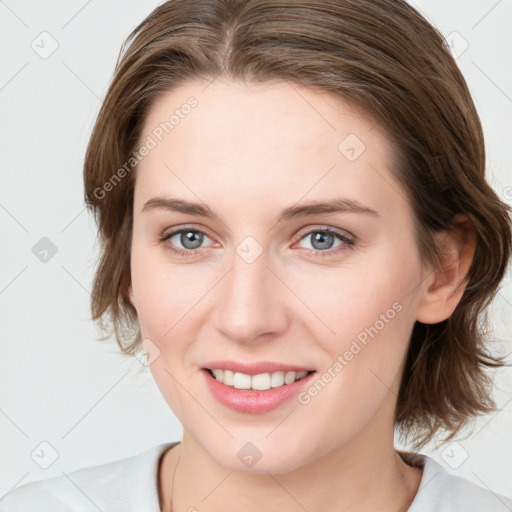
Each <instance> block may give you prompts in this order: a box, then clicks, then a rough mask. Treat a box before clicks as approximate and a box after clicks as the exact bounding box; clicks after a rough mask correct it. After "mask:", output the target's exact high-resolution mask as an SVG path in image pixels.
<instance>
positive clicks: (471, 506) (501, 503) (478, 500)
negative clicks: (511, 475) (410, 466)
mask: <svg viewBox="0 0 512 512" xmlns="http://www.w3.org/2000/svg"><path fill="white" fill-rule="evenodd" d="M420 459H421V460H422V461H423V476H422V478H421V482H420V486H419V488H418V492H417V493H416V497H415V498H414V500H413V502H412V504H411V506H410V508H409V512H428V511H434V510H435V511H439V512H459V511H466V510H474V511H485V512H507V511H511V510H512V499H510V498H508V497H506V496H502V495H501V494H497V493H495V492H493V491H491V490H490V489H487V488H483V487H480V486H479V485H477V484H475V483H473V482H470V481H469V480H466V479H465V478H461V477H459V476H455V475H452V474H450V473H448V471H446V469H444V468H443V467H442V466H441V465H440V464H438V463H437V462H436V461H435V460H434V459H432V458H430V457H427V456H426V455H421V456H420Z"/></svg>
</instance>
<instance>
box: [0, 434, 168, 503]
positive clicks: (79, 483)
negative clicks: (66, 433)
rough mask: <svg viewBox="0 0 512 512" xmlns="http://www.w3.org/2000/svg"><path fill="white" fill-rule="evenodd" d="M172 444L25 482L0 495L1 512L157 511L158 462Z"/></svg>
mask: <svg viewBox="0 0 512 512" xmlns="http://www.w3.org/2000/svg"><path fill="white" fill-rule="evenodd" d="M173 444H175V443H165V444H160V445H156V446H153V447H152V448H150V449H148V450H146V451H144V452H142V453H139V454H137V455H134V456H132V457H128V458H125V459H121V460H117V461H114V462H109V463H107V464H101V465H96V466H91V467H87V468H82V469H78V470H75V471H72V472H70V473H68V474H65V473H64V474H63V475H61V476H54V477H51V478H47V479H45V480H39V481H35V482H29V483H26V484H24V485H21V486H20V487H17V488H15V489H12V490H11V491H9V492H7V493H6V494H5V495H4V496H2V497H0V512H32V511H34V512H35V511H37V512H71V511H73V512H75V511H81V512H88V511H94V512H97V511H98V510H102V511H103V512H121V511H126V510H130V509H131V508H130V507H133V506H134V504H136V505H137V507H136V508H135V509H134V510H140V511H144V512H146V511H148V512H159V510H160V508H159V505H158V487H157V485H158V484H157V475H158V461H159V459H160V456H161V455H162V454H163V453H164V452H165V451H166V450H167V448H169V447H170V446H172V445H173ZM155 507H156V508H155Z"/></svg>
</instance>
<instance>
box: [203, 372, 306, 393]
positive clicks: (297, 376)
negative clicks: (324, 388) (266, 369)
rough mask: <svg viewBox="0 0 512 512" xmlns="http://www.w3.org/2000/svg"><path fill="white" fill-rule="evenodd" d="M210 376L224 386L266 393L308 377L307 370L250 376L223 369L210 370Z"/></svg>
mask: <svg viewBox="0 0 512 512" xmlns="http://www.w3.org/2000/svg"><path fill="white" fill-rule="evenodd" d="M208 371H209V372H210V374H211V375H212V376H213V377H214V378H215V379H216V380H217V381H218V382H221V383H222V384H225V385H226V386H231V387H233V388H235V389H252V390H255V391H266V390H269V389H271V388H280V387H282V386H287V385H289V384H292V383H293V382H295V381H298V380H301V379H303V378H304V377H306V376H307V375H308V373H311V372H308V371H307V370H302V371H300V372H293V371H288V372H283V371H277V372H272V373H259V374H257V375H248V374H246V373H242V372H233V371H231V370H226V369H222V368H215V369H211V370H210V369H209V370H208Z"/></svg>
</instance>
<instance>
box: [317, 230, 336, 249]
mask: <svg viewBox="0 0 512 512" xmlns="http://www.w3.org/2000/svg"><path fill="white" fill-rule="evenodd" d="M333 239H334V235H331V234H329V233H315V234H314V236H313V247H315V248H316V249H329V248H330V245H331V243H332V241H333ZM317 242H319V243H320V246H315V244H316V243H317Z"/></svg>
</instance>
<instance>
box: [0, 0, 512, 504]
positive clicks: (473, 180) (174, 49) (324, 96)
mask: <svg viewBox="0 0 512 512" xmlns="http://www.w3.org/2000/svg"><path fill="white" fill-rule="evenodd" d="M128 43H129V44H128ZM484 171H485V154H484V142H483V136H482V130H481V126H480V121H479V119H478V115H477V113H476V110H475V107H474V104H473V102H472V100H471V97H470V94H469V91H468V89H467V86H466V83H465V81H464V79H463V77H462V75H461V73H460V72H459V70H458V68H457V66H456V64H455V62H454V60H453V58H452V57H451V56H450V54H449V53H448V51H447V49H446V47H445V45H444V43H443V39H442V37H441V36H440V35H439V33H438V32H437V31H436V30H435V29H434V28H433V27H432V26H430V25H429V24H428V23H427V22H426V21H425V20H424V19H423V18H422V17H421V16H420V15H419V14H418V13H417V12H416V11H415V10H414V9H413V8H412V7H410V6H409V5H408V4H406V3H405V2H402V1H397V0H371V1H370V0H363V1H361V0H337V1H328V0H317V1H314V2H311V1H302V0H300V1H294V2H269V1H262V0H244V1H240V0H199V1H197V2H182V1H181V2H180V1H177V0H173V1H169V2H166V3H164V4H162V5H161V6H159V7H157V8H156V9H155V10H154V11H153V13H151V14H150V16H148V18H147V19H145V20H144V21H143V22H142V23H141V24H140V25H139V26H138V27H137V28H136V29H135V30H134V31H133V33H132V34H131V35H130V37H129V38H128V40H127V44H126V45H125V47H124V49H123V52H122V54H121V55H120V58H119V61H118V64H117V67H116V73H115V76H114V79H113V82H112V84H111V86H110V88H109V91H108V92H107V95H106V98H105V100H104V103H103V106H102V109H101V111H100V113H99V116H98V119H97V122H96V125H95V128H94V131H93V133H92V136H91V139H90V143H89V146H88V150H87V154H86V159H85V166H84V180H85V193H86V202H87V204H88V205H89V207H90V208H91V210H92V211H93V212H94V213H95V215H96V218H97V220H98V224H99V233H100V236H101V240H102V255H101V260H100V262H99V266H98V269H97V273H96V276H95V284H94V290H93V297H92V312H93V318H94V319H95V320H98V321H103V326H104V327H106V328H107V330H108V328H109V326H111V327H112V330H113V333H114V334H115V337H116V339H117V341H118V343H119V346H120V348H121V350H122V351H123V352H125V353H126V354H128V355H138V356H139V357H142V356H141V355H140V353H141V351H142V353H143V354H144V361H146V363H147V364H148V365H149V367H150V369H151V372H152V375H153V377H154V378H155V381H156V383H157V385H158V386H159V388H160V390H161V392H162V395H163V397H164V398H165V400H166V401H167V403H168V404H169V406H170V407H171V409H172V410H173V412H174V413H175V414H176V416H177V417H178V419H179V420H180V422H181V423H182V425H183V430H184V432H183V439H182V440H181V442H175V443H167V444H164V445H159V446H156V447H154V448H152V449H151V450H148V451H147V452H145V453H143V454H140V455H138V456H135V457H132V458H130V459H124V460H121V461H117V462H115V463H110V464H106V465H103V466H96V467H92V468H85V469H82V470H79V471H77V472H74V473H71V474H70V475H69V477H70V479H71V481H72V483H70V480H69V479H67V478H66V477H56V478H53V479H48V480H46V481H43V482H36V483H31V484H27V485H25V486H23V487H21V488H19V489H17V490H15V491H13V492H11V493H10V494H9V495H8V496H6V497H5V498H4V500H3V501H1V502H0V503H1V504H2V506H3V507H4V508H2V510H5V511H11V510H31V509H32V508H33V509H34V510H36V509H37V510H52V511H54V510H89V509H91V510H98V509H100V510H105V511H106V510H109V511H113V510H116V511H117V510H119V511H120V510H128V509H131V510H148V511H155V512H156V511H158V510H161V511H163V512H168V511H172V510H174V511H177V510H189V511H192V510H199V511H218V510H224V509H226V508H228V509H229V510H233V511H253V510H254V511H255V510H266V511H274V510H287V511H288V510H290V511H294V510H297V511H299V510H308V511H316V510H323V511H335V510H336V511H338V510H351V511H370V510H371V511H382V512H387V511H393V512H396V511H405V510H409V511H412V512H420V511H426V510H432V511H433V510H446V511H448V510H485V511H491V510H492V511H494V510H496V511H499V510H503V511H505V510H511V509H512V501H511V500H510V499H509V498H507V497H505V496H500V495H497V494H495V493H493V492H492V491H490V490H488V489H483V488H480V487H478V486H476V485H475V484H473V483H470V482H468V481H465V480H462V479H460V478H457V477H454V476H451V475H449V474H448V473H447V472H446V471H445V470H444V469H442V468H441V466H439V465H438V464H437V463H436V462H434V460H432V459H430V458H429V457H426V456H424V455H421V454H415V453H412V452H400V451H397V450H396V449H395V447H394V444H393V435H394V432H395V429H397V430H398V431H399V433H401V434H402V435H403V436H404V438H405V439H407V440H408V441H409V442H411V444H412V446H413V447H414V448H415V449H420V448H421V447H422V446H423V445H424V444H425V443H426V442H427V441H429V440H431V439H434V438H438V439H440V440H443V439H444V440H447V439H451V438H452V437H453V436H454V435H455V434H456V433H457V432H458V431H459V430H460V429H461V428H462V427H463V426H464V425H465V424H466V423H467V422H468V420H469V419H470V418H471V417H472V416H474V415H476V414H479V413H485V412H489V411H491V410H492V407H493V403H492V400H491V398H490V383H491V381H490V376H489V374H488V373H487V372H486V369H487V368H488V367H497V366H500V365H501V364H502V361H501V360H500V359H499V358H498V357H496V356H492V354H491V353H490V350H489V348H488V347H487V346H486V344H485V342H486V340H485V338H484V327H485V325H484V323H483V320H482V318H483V314H484V311H485V308H486V306H487V305H488V304H489V301H490V300H491V299H492V297H493V296H494V294H495V293H496V290H497V288H498V286H499V283H500V282H501V280H502V278H503V276H504V274H505V271H506V268H507V264H508V261H509V258H510V247H511V236H510V218H509V209H508V207H507V206H506V205H505V204H503V203H502V202H501V201H500V200H499V198H498V197H497V195H496V194H495V193H494V191H493V190H492V188H491V187H490V186H489V184H488V183H487V182H486V181H485V177H484ZM45 507H46V508H45Z"/></svg>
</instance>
